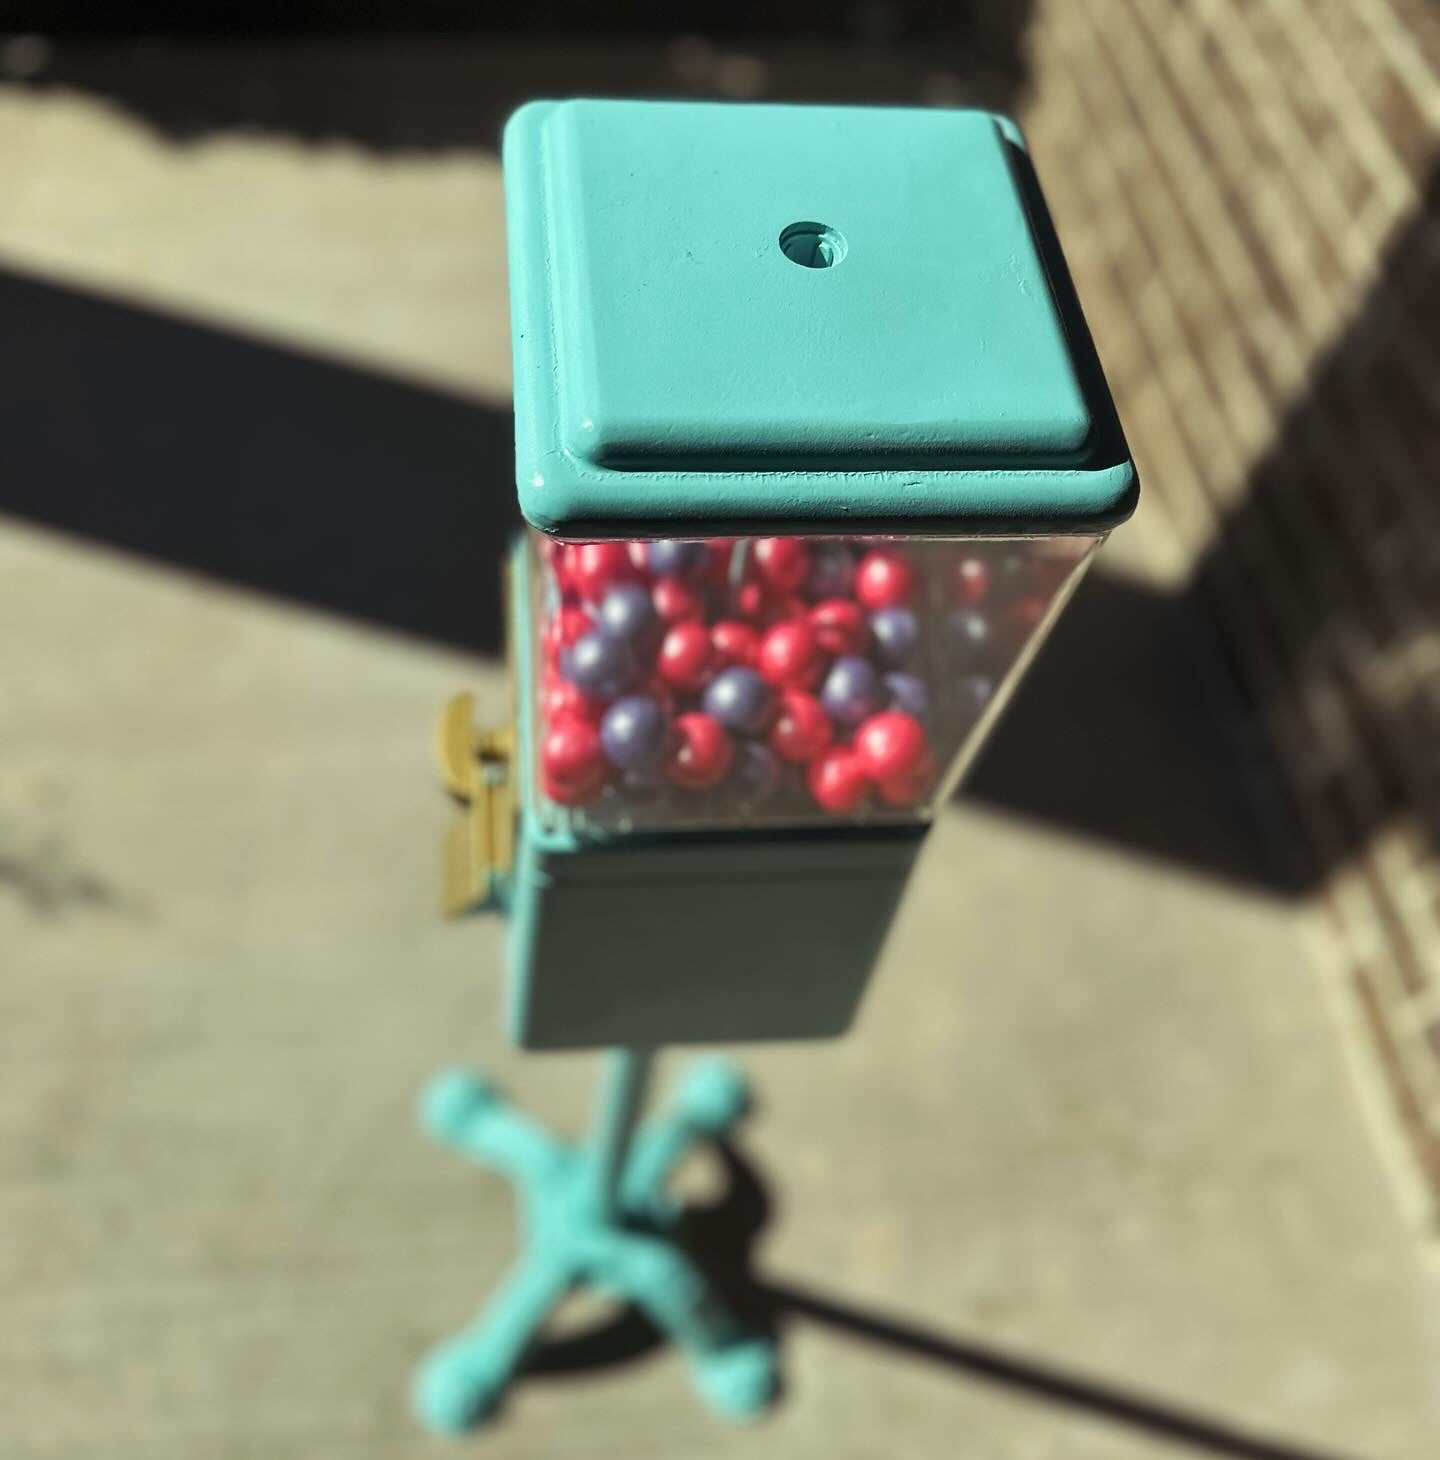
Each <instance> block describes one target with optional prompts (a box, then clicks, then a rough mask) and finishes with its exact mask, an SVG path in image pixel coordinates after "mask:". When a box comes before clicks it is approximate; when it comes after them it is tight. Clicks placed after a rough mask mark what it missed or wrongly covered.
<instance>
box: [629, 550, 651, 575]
mask: <svg viewBox="0 0 1440 1460" xmlns="http://www.w3.org/2000/svg"><path fill="white" fill-rule="evenodd" d="M625 551H626V553H627V554H628V555H629V558H630V566H631V567H632V568H634V569H635V572H636V574H637V575H638V576H639V577H641V578H648V577H649V576H650V544H649V543H648V542H627V543H626V544H625Z"/></svg>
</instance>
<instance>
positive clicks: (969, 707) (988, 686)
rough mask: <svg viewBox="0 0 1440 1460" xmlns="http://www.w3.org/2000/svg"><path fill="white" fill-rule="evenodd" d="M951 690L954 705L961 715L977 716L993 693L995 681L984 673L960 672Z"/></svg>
mask: <svg viewBox="0 0 1440 1460" xmlns="http://www.w3.org/2000/svg"><path fill="white" fill-rule="evenodd" d="M953 692H954V696H955V706H956V708H957V709H958V710H959V711H960V713H961V714H962V715H975V716H978V715H979V714H980V712H981V711H982V710H983V709H984V708H985V706H986V705H988V704H989V703H990V700H991V698H992V697H993V696H994V694H995V681H994V680H993V679H991V678H990V677H989V675H986V674H962V675H961V676H960V677H959V679H957V680H956V681H955V684H954V690H953Z"/></svg>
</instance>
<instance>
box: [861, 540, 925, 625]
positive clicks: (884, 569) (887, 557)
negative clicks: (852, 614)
mask: <svg viewBox="0 0 1440 1460" xmlns="http://www.w3.org/2000/svg"><path fill="white" fill-rule="evenodd" d="M914 595H915V569H914V567H913V566H912V565H911V562H910V559H909V558H907V557H906V556H905V554H904V553H902V552H900V551H899V550H898V549H896V548H871V549H870V551H869V552H868V553H866V554H865V556H864V557H863V558H861V559H860V565H859V567H858V568H856V570H855V596H856V598H858V599H859V600H860V602H861V603H863V604H864V605H865V607H866V608H868V609H870V610H872V611H873V610H875V609H877V608H901V607H903V606H904V605H905V604H907V603H909V602H910V600H911V598H913V597H914Z"/></svg>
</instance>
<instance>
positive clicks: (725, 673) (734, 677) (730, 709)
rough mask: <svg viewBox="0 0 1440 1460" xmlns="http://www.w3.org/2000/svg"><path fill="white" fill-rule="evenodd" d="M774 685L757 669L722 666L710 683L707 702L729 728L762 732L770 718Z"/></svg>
mask: <svg viewBox="0 0 1440 1460" xmlns="http://www.w3.org/2000/svg"><path fill="white" fill-rule="evenodd" d="M772 703H773V696H772V695H771V692H770V686H769V685H768V684H766V683H765V681H764V680H763V679H761V678H760V676H759V675H758V674H756V673H755V671H754V670H753V669H746V668H744V667H742V666H741V665H738V664H737V665H735V666H733V667H732V668H730V669H722V670H721V671H720V673H719V674H717V675H716V676H715V678H714V679H712V680H711V681H710V683H709V684H708V685H707V686H706V689H705V698H704V706H705V713H706V714H707V715H713V716H714V717H715V718H716V719H717V720H719V722H720V723H721V724H722V725H724V726H725V728H726V729H727V730H738V731H740V732H741V733H742V734H745V735H758V734H759V733H760V731H762V730H763V729H764V728H765V727H766V725H767V724H768V723H769V720H770V709H771V705H772Z"/></svg>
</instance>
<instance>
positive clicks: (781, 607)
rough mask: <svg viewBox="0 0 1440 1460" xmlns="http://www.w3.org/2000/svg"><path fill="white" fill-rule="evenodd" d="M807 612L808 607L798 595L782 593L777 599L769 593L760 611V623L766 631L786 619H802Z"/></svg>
mask: <svg viewBox="0 0 1440 1460" xmlns="http://www.w3.org/2000/svg"><path fill="white" fill-rule="evenodd" d="M809 611H810V605H809V604H807V603H806V602H805V600H804V599H803V598H801V597H800V595H799V594H798V593H784V594H781V595H780V596H778V597H777V596H776V595H775V594H773V593H771V594H768V595H767V596H766V598H765V606H764V607H763V608H762V609H761V610H760V623H761V625H762V627H764V628H767V629H768V628H771V627H772V626H773V625H775V624H780V623H784V622H785V620H786V619H792V618H796V619H803V618H804V617H805V615H806V614H807V613H808V612H809Z"/></svg>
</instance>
